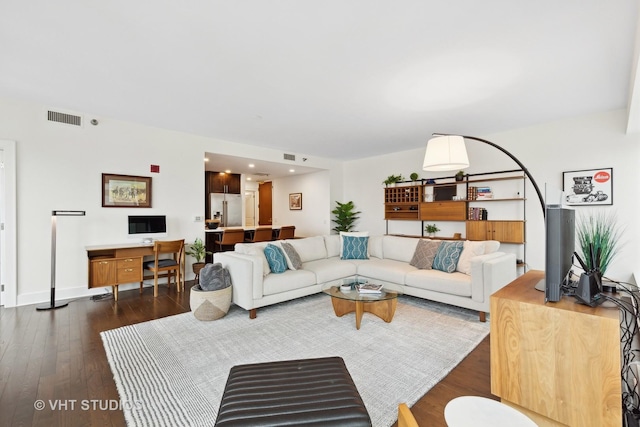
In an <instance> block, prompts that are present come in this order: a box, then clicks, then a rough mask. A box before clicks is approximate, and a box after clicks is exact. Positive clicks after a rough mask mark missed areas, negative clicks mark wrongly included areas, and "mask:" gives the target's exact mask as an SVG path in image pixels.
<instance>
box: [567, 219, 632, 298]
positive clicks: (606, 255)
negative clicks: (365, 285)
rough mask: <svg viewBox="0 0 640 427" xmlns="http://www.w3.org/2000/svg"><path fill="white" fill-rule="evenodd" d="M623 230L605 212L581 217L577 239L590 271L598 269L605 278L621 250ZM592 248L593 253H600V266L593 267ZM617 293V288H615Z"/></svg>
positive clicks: (577, 224) (578, 222)
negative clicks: (614, 258)
mask: <svg viewBox="0 0 640 427" xmlns="http://www.w3.org/2000/svg"><path fill="white" fill-rule="evenodd" d="M621 237H622V230H621V229H620V228H619V227H618V223H617V220H616V217H615V215H607V214H606V213H605V212H602V211H600V212H595V213H593V212H592V213H588V214H585V215H581V216H580V217H579V218H578V221H576V239H577V242H578V246H579V250H580V252H581V253H580V256H581V257H582V260H583V261H584V262H585V264H586V265H587V268H588V269H589V270H592V269H598V270H599V271H600V275H601V276H604V273H605V272H606V271H607V268H608V267H609V264H610V263H611V261H612V260H613V257H614V256H615V255H616V254H617V253H618V250H619V249H620V238H621ZM591 246H593V253H594V255H597V254H598V252H599V253H600V264H599V265H595V266H594V265H593V263H592V260H591ZM613 288H614V289H612V290H614V291H615V286H614V287H613Z"/></svg>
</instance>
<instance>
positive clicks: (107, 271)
mask: <svg viewBox="0 0 640 427" xmlns="http://www.w3.org/2000/svg"><path fill="white" fill-rule="evenodd" d="M115 284H116V261H115V260H114V259H98V260H94V261H91V274H90V283H89V287H90V288H99V287H101V286H112V285H115Z"/></svg>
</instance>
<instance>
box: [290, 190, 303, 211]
mask: <svg viewBox="0 0 640 427" xmlns="http://www.w3.org/2000/svg"><path fill="white" fill-rule="evenodd" d="M289 210H290V211H300V210H302V193H289Z"/></svg>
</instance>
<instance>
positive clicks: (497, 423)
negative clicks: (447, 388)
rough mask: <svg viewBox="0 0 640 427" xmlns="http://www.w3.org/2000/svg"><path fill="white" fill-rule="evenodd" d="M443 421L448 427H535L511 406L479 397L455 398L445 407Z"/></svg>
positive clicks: (534, 424)
mask: <svg viewBox="0 0 640 427" xmlns="http://www.w3.org/2000/svg"><path fill="white" fill-rule="evenodd" d="M444 419H445V421H446V422H447V425H448V426H449V427H468V426H474V427H537V424H536V423H534V422H533V421H531V418H529V417H527V416H526V415H525V414H523V413H522V412H519V411H517V410H515V409H513V408H512V407H511V406H507V405H505V404H502V403H500V402H498V401H497V400H492V399H487V398H486V397H479V396H461V397H456V398H455V399H453V400H452V401H450V402H449V403H447V406H445V408H444Z"/></svg>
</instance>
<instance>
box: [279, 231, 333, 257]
mask: <svg viewBox="0 0 640 427" xmlns="http://www.w3.org/2000/svg"><path fill="white" fill-rule="evenodd" d="M287 241H288V242H289V243H291V246H293V247H294V249H295V250H296V252H298V255H300V260H301V261H302V262H303V263H304V262H309V261H314V260H316V259H323V258H326V257H327V248H326V246H325V245H324V238H323V237H322V236H314V237H305V238H304V239H291V240H287Z"/></svg>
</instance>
